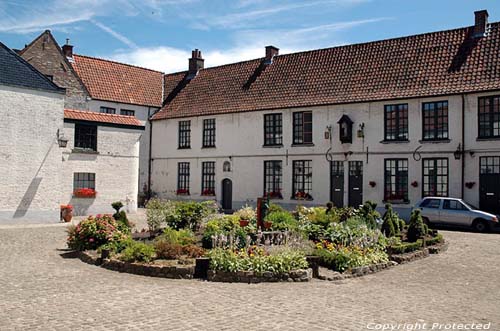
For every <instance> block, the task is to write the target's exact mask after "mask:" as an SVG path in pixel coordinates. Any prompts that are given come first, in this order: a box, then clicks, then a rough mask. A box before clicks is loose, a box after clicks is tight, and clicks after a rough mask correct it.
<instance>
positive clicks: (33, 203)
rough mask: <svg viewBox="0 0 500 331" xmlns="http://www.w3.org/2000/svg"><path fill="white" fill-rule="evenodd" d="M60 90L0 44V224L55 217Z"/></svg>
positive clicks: (58, 176)
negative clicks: (0, 118)
mask: <svg viewBox="0 0 500 331" xmlns="http://www.w3.org/2000/svg"><path fill="white" fill-rule="evenodd" d="M64 93H65V91H64V89H61V88H59V87H57V86H56V85H55V84H53V83H52V82H51V81H50V80H48V79H47V78H46V77H45V76H43V75H42V74H40V73H39V72H38V71H37V70H36V69H34V68H33V67H32V66H31V65H29V64H28V63H27V62H26V61H24V60H23V59H22V58H20V57H19V56H17V55H16V54H15V53H14V52H13V51H11V50H10V49H8V48H7V47H6V46H5V45H3V44H2V43H0V100H1V102H0V114H1V115H2V121H1V122H0V173H1V175H0V187H2V189H1V190H0V223H6V222H12V221H15V222H16V223H23V222H28V221H32V220H33V219H37V220H39V221H41V222H47V221H57V220H58V219H59V205H60V198H61V195H60V190H59V187H60V185H61V180H62V172H61V170H62V162H61V155H62V154H61V149H60V148H59V145H58V134H59V132H60V131H61V130H62V129H63V107H64Z"/></svg>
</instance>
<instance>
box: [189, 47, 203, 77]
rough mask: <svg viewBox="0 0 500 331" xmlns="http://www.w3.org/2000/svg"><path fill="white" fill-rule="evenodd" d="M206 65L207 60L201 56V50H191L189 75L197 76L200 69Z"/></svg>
mask: <svg viewBox="0 0 500 331" xmlns="http://www.w3.org/2000/svg"><path fill="white" fill-rule="evenodd" d="M204 66H205V60H204V59H203V57H202V56H201V51H200V50H199V49H195V50H193V51H192V52H191V58H190V59H189V76H193V77H194V76H196V74H197V73H198V71H199V70H200V69H203V68H204Z"/></svg>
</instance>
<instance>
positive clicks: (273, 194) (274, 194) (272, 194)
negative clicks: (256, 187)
mask: <svg viewBox="0 0 500 331" xmlns="http://www.w3.org/2000/svg"><path fill="white" fill-rule="evenodd" d="M266 195H267V196H268V197H269V198H270V199H283V195H281V190H275V191H272V192H267V193H266Z"/></svg>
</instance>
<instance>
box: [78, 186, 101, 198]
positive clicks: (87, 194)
mask: <svg viewBox="0 0 500 331" xmlns="http://www.w3.org/2000/svg"><path fill="white" fill-rule="evenodd" d="M96 195H97V192H96V191H95V190H94V189H92V188H79V189H76V190H74V191H73V196H74V197H75V198H87V199H93V198H95V197H96Z"/></svg>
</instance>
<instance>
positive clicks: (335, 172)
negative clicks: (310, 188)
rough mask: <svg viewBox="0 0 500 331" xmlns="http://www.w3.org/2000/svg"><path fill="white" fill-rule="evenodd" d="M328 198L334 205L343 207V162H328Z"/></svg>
mask: <svg viewBox="0 0 500 331" xmlns="http://www.w3.org/2000/svg"><path fill="white" fill-rule="evenodd" d="M330 200H331V201H332V202H333V205H334V206H335V207H344V162H343V161H331V162H330Z"/></svg>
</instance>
